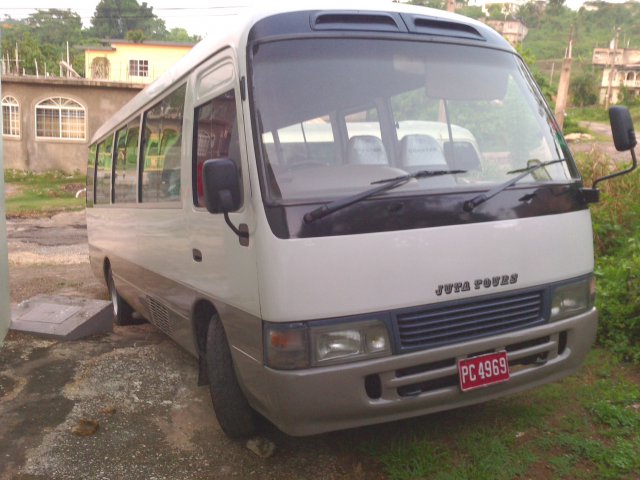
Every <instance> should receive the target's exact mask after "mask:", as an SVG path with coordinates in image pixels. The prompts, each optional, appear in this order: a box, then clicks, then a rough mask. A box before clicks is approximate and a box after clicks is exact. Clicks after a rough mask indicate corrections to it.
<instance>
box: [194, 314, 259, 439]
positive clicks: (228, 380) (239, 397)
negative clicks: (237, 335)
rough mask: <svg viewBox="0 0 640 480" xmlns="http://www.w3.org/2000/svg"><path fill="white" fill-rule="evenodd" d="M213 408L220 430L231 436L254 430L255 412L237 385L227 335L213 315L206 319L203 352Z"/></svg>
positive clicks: (251, 432)
mask: <svg viewBox="0 0 640 480" xmlns="http://www.w3.org/2000/svg"><path fill="white" fill-rule="evenodd" d="M205 356H206V364H207V374H208V376H209V392H210V393H211V401H212V403H213V410H214V412H215V414H216V418H217V419H218V423H219V424H220V427H222V430H223V431H224V433H226V434H227V435H228V436H229V437H231V438H241V437H250V436H252V435H254V434H255V433H256V430H257V422H256V413H255V412H254V411H253V409H252V408H251V406H250V405H249V402H247V399H246V398H245V396H244V393H242V389H241V388H240V385H239V384H238V379H237V377H236V372H235V369H234V367H233V359H232V357H231V351H230V350H229V343H228V342H227V336H226V334H225V332H224V328H223V327H222V323H221V322H220V320H219V319H218V317H216V316H215V315H214V316H213V317H212V318H211V321H210V322H209V328H208V331H207V350H206V352H205Z"/></svg>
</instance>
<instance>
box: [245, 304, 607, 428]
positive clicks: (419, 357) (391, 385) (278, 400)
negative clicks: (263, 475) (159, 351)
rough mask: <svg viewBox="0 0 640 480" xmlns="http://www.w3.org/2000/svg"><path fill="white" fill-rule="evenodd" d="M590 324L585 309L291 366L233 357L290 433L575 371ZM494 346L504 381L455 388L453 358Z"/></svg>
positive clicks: (410, 412) (366, 421)
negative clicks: (345, 360) (502, 354)
mask: <svg viewBox="0 0 640 480" xmlns="http://www.w3.org/2000/svg"><path fill="white" fill-rule="evenodd" d="M597 322H598V315H597V312H596V310H595V309H592V310H591V311H589V312H587V313H584V314H582V315H578V316H575V317H571V318H568V319H564V320H561V321H558V322H554V323H550V324H546V325H542V326H539V327H535V328H530V329H527V330H521V331H517V332H511V333H507V334H503V335H498V336H494V337H488V338H482V339H477V340H472V341H468V342H464V343H459V344H454V345H447V346H444V347H439V348H433V349H430V350H425V351H420V352H415V353H409V354H402V355H392V356H389V357H384V358H379V359H375V360H369V361H363V362H357V363H349V364H343V365H335V366H331V367H323V368H312V369H305V370H296V371H282V370H273V369H270V368H267V367H265V366H264V365H262V364H258V363H257V362H256V361H255V360H253V359H250V358H249V357H246V356H243V355H240V358H235V360H236V366H237V368H238V373H239V374H240V375H239V376H240V378H241V382H242V383H243V387H244V390H245V393H246V394H247V397H248V399H249V402H250V403H251V405H252V406H253V407H254V408H255V409H256V410H257V411H259V412H260V413H261V414H263V415H264V416H265V417H267V418H268V419H269V420H270V421H271V422H273V423H274V424H275V425H276V426H277V427H278V428H280V429H281V430H282V431H283V432H285V433H287V434H289V435H294V436H302V435H313V434H318V433H322V432H328V431H334V430H342V429H346V428H352V427H359V426H364V425H371V424H376V423H382V422H388V421H393V420H400V419H404V418H410V417H415V416H420V415H425V414H429V413H434V412H439V411H442V410H450V409H454V408H458V407H463V406H466V405H471V404H475V403H480V402H484V401H487V400H491V399H494V398H498V397H501V396H504V395H509V394H513V393H516V392H519V391H522V390H526V389H528V388H532V387H535V386H538V385H542V384H545V383H549V382H553V381H556V380H558V379H561V378H563V377H565V376H567V375H570V374H572V373H574V372H575V371H576V370H577V368H578V367H579V365H580V363H581V362H582V361H583V359H584V358H585V356H586V355H587V353H588V351H589V349H590V347H591V346H592V345H593V343H594V341H595V337H596V329H597ZM500 350H507V352H508V359H509V365H510V372H511V374H510V375H511V376H510V379H509V380H508V381H506V382H504V383H499V384H494V385H490V386H487V387H484V388H479V389H477V390H471V391H467V392H462V391H461V389H460V387H459V379H458V370H457V360H459V359H463V358H467V357H468V356H473V355H475V354H478V353H486V352H488V351H500ZM247 380H250V381H247ZM371 385H373V386H374V387H375V388H372V387H371ZM367 392H369V393H367Z"/></svg>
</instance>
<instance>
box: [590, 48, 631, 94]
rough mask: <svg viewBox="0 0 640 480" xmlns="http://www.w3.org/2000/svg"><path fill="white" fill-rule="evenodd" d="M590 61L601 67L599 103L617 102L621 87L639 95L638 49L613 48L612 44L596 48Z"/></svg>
mask: <svg viewBox="0 0 640 480" xmlns="http://www.w3.org/2000/svg"><path fill="white" fill-rule="evenodd" d="M612 43H614V42H612ZM592 63H593V64H594V65H598V66H601V67H603V69H602V80H601V82H600V103H601V104H605V103H609V104H613V103H619V102H620V100H621V99H622V89H623V88H624V89H626V90H627V91H628V92H629V93H630V94H631V95H635V96H638V95H640V49H633V48H614V47H613V45H612V46H611V48H596V49H594V50H593V59H592ZM607 97H608V99H607Z"/></svg>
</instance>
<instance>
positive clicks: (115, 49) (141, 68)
mask: <svg viewBox="0 0 640 480" xmlns="http://www.w3.org/2000/svg"><path fill="white" fill-rule="evenodd" d="M193 45H194V44H193V43H175V42H158V41H145V42H141V43H135V42H130V41H127V40H108V41H105V43H104V44H103V45H102V46H97V47H86V48H85V49H84V52H85V76H86V77H87V78H88V79H90V80H109V81H111V82H125V83H144V84H148V83H151V82H153V81H154V80H155V79H157V78H158V77H159V76H160V75H162V74H163V73H164V72H165V71H167V69H168V68H169V67H170V66H171V65H173V64H174V63H176V62H177V61H178V60H180V59H181V58H182V57H184V56H185V55H186V54H187V53H188V52H189V50H191V49H192V48H193Z"/></svg>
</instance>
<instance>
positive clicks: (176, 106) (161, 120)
mask: <svg viewBox="0 0 640 480" xmlns="http://www.w3.org/2000/svg"><path fill="white" fill-rule="evenodd" d="M185 91H186V86H185V85H183V86H182V87H180V88H179V89H177V90H176V91H174V92H173V93H171V94H170V95H169V96H167V97H166V98H164V99H163V100H162V101H161V102H160V103H158V104H157V105H155V106H154V107H153V108H151V109H150V110H148V111H147V112H145V114H144V143H143V152H142V155H143V157H142V162H141V163H142V198H141V201H142V202H145V203H146V202H177V201H180V164H181V151H182V150H181V147H182V116H183V112H184V96H185Z"/></svg>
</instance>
